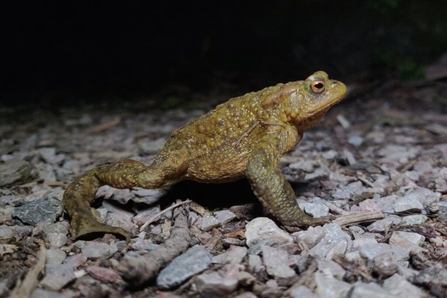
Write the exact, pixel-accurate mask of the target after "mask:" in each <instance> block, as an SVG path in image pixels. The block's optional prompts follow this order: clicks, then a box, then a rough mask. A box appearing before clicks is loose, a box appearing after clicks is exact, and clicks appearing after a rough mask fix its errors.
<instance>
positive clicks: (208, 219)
mask: <svg viewBox="0 0 447 298" xmlns="http://www.w3.org/2000/svg"><path fill="white" fill-rule="evenodd" d="M218 226H220V223H219V221H218V220H217V218H215V217H214V216H212V215H211V214H205V216H204V217H203V219H202V225H201V230H202V231H205V232H206V231H210V230H212V229H214V228H215V227H218Z"/></svg>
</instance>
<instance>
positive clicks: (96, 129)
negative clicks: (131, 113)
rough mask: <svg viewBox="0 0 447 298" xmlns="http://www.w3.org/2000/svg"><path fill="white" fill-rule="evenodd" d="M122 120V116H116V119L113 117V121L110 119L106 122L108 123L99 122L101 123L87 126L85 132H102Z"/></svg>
mask: <svg viewBox="0 0 447 298" xmlns="http://www.w3.org/2000/svg"><path fill="white" fill-rule="evenodd" d="M120 122H121V119H120V118H116V119H113V120H112V121H109V122H106V123H102V124H99V125H96V126H92V127H90V128H87V129H86V130H85V132H86V133H93V132H101V131H104V130H106V129H109V128H111V127H114V126H116V125H118V124H119V123H120Z"/></svg>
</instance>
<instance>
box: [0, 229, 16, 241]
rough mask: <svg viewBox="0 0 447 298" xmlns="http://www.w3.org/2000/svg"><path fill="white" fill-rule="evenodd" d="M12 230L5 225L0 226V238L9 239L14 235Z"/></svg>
mask: <svg viewBox="0 0 447 298" xmlns="http://www.w3.org/2000/svg"><path fill="white" fill-rule="evenodd" d="M14 235H15V233H14V230H13V229H11V228H10V227H7V226H1V227H0V240H9V239H11V238H12V237H14Z"/></svg>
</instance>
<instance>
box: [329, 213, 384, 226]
mask: <svg viewBox="0 0 447 298" xmlns="http://www.w3.org/2000/svg"><path fill="white" fill-rule="evenodd" d="M384 217H385V214H383V213H382V212H381V211H374V212H366V213H359V214H349V215H344V216H342V217H338V218H337V219H335V220H334V221H333V223H336V224H338V225H340V226H346V225H350V224H357V223H361V222H369V221H373V220H376V219H382V218H384Z"/></svg>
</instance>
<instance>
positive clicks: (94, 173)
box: [63, 71, 346, 239]
mask: <svg viewBox="0 0 447 298" xmlns="http://www.w3.org/2000/svg"><path fill="white" fill-rule="evenodd" d="M345 93H346V86H345V85H344V84H343V83H341V82H338V81H335V80H329V78H328V76H327V74H326V73H325V72H322V71H318V72H316V73H314V74H313V75H311V76H309V77H308V78H307V79H306V80H304V81H296V82H290V83H287V84H278V85H276V86H272V87H268V88H265V89H262V90H260V91H258V92H251V93H247V94H245V95H243V96H240V97H236V98H232V99H230V100H229V101H227V102H225V103H223V104H220V105H218V106H217V107H216V108H215V109H214V110H212V111H211V112H209V113H207V114H205V115H202V116H200V117H199V118H197V119H195V120H193V121H191V122H190V123H188V124H186V125H184V126H182V127H180V128H178V129H177V130H175V131H174V132H173V133H172V135H171V138H170V139H169V140H168V141H167V143H166V144H165V146H164V147H163V149H162V150H161V152H160V154H159V155H158V156H157V157H156V158H155V160H154V161H153V163H152V164H151V165H149V166H145V165H144V164H142V163H140V162H138V161H134V160H130V159H127V160H122V161H118V162H115V163H111V164H107V165H102V166H99V167H97V168H94V169H92V170H90V171H88V172H87V173H86V174H84V175H83V176H80V177H78V178H76V179H75V180H74V181H73V182H72V183H71V184H70V185H69V186H68V188H67V190H66V191H65V193H64V198H63V204H64V206H65V208H66V210H67V211H68V214H69V215H70V216H71V233H72V236H73V237H74V238H78V237H81V236H86V235H89V234H97V233H112V234H118V235H122V236H124V237H126V239H129V234H128V232H127V231H125V230H123V229H122V228H118V227H112V226H108V225H105V224H102V223H100V222H98V221H97V220H96V219H95V217H94V216H93V214H92V212H91V210H90V205H91V203H92V202H93V200H94V198H95V193H96V191H97V189H98V188H99V187H100V186H101V185H110V186H112V187H115V188H132V187H142V188H151V189H153V188H161V187H165V186H169V185H172V184H174V183H177V182H179V181H182V180H193V181H198V182H204V183H220V182H229V181H234V180H237V179H241V178H244V177H245V178H247V179H248V181H249V183H250V185H251V187H252V189H253V191H254V193H255V195H256V196H257V197H258V199H259V200H260V201H261V203H262V205H263V206H264V207H265V209H267V211H268V212H270V213H271V214H272V215H273V216H274V217H275V218H276V219H278V220H279V221H280V222H281V223H282V224H283V225H285V226H300V227H306V226H312V225H319V224H323V223H326V222H328V221H329V220H330V219H331V218H332V217H330V216H328V217H323V218H312V217H311V216H309V215H307V214H305V213H304V212H303V211H302V210H301V209H300V208H299V207H298V204H297V202H296V199H295V192H294V191H293V189H292V187H291V185H290V184H289V183H288V182H287V181H286V179H285V177H284V175H283V174H282V173H281V170H280V167H279V159H280V157H281V156H282V155H283V154H284V153H286V152H288V151H290V150H292V149H293V148H294V147H295V146H296V145H297V144H298V142H299V141H300V140H301V139H302V137H303V133H304V131H306V130H307V129H309V128H310V127H312V126H313V125H315V124H316V123H317V122H319V121H320V120H321V119H322V117H323V116H324V115H325V114H326V112H327V111H328V110H329V108H331V107H332V106H333V105H334V104H336V103H338V102H339V101H340V100H342V98H343V96H344V95H345Z"/></svg>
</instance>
